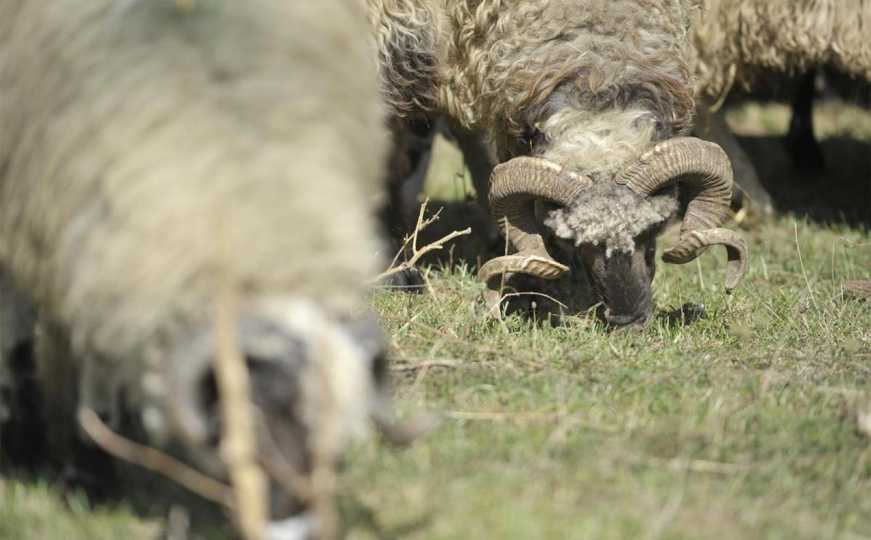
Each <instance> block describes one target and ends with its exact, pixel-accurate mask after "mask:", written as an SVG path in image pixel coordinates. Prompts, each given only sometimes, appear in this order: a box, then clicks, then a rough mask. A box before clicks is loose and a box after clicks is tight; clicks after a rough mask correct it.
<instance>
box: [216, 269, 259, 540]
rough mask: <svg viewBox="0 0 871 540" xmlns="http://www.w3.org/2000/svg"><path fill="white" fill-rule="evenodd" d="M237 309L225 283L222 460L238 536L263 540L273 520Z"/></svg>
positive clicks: (219, 311)
mask: <svg viewBox="0 0 871 540" xmlns="http://www.w3.org/2000/svg"><path fill="white" fill-rule="evenodd" d="M236 308H237V299H236V296H235V295H234V294H233V288H232V282H231V281H227V282H225V283H224V284H223V286H222V287H221V290H220V291H219V298H218V302H217V305H216V313H215V330H216V332H215V338H216V351H217V354H215V359H214V360H215V379H216V380H217V384H218V395H219V396H220V405H221V416H222V417H223V419H224V422H223V424H224V432H223V434H222V437H221V458H222V459H223V461H224V463H226V465H227V469H228V471H229V474H230V480H231V482H232V485H233V494H234V496H235V507H236V518H237V520H238V525H239V530H240V532H241V533H242V535H243V536H244V538H245V539H246V540H260V539H262V538H263V533H264V531H265V526H266V522H267V521H268V519H269V510H268V509H269V505H268V500H267V497H268V490H267V479H266V476H265V475H264V474H263V471H262V469H261V468H260V466H259V465H258V464H257V430H256V427H255V423H254V414H253V413H254V411H253V410H252V409H253V405H252V403H251V388H250V377H249V373H248V368H247V366H246V365H245V360H244V358H242V355H241V354H239V347H238V343H237V339H236V337H237V336H236V314H237V313H238V310H237V309H236Z"/></svg>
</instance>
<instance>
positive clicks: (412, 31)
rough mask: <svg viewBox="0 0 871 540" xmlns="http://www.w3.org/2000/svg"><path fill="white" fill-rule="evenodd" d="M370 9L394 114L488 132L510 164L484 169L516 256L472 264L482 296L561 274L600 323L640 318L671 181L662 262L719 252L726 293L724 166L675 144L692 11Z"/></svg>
mask: <svg viewBox="0 0 871 540" xmlns="http://www.w3.org/2000/svg"><path fill="white" fill-rule="evenodd" d="M368 4H369V12H370V19H371V21H372V23H373V27H374V30H375V36H376V41H377V44H378V51H379V64H380V69H381V77H382V86H383V94H384V95H385V97H386V100H387V101H388V103H389V104H390V106H391V108H392V110H393V111H394V112H395V113H396V114H398V115H404V116H406V117H412V118H413V117H415V116H419V115H425V114H427V113H438V112H441V113H446V114H448V115H449V116H450V117H451V118H453V119H454V120H455V121H456V122H458V123H459V124H461V125H462V126H463V127H464V128H466V129H472V130H475V129H479V130H484V131H486V133H487V136H488V137H489V138H490V139H491V140H492V142H493V143H494V145H495V148H496V153H497V155H498V158H499V160H500V161H507V163H505V164H503V165H501V166H499V167H497V168H496V169H495V170H494V174H493V176H492V179H491V183H490V186H489V192H490V196H489V200H490V203H491V212H492V215H493V217H494V218H495V219H496V220H497V221H501V220H502V219H503V218H507V224H506V228H507V230H506V233H507V236H508V238H509V239H510V241H511V243H512V245H513V246H514V248H515V249H516V250H517V251H518V253H517V254H515V255H509V256H506V257H500V258H497V259H494V260H492V261H490V262H488V263H487V264H485V265H484V266H483V267H482V268H481V271H480V276H481V277H482V279H483V280H485V281H487V282H488V283H489V285H490V286H491V287H492V288H493V289H494V291H495V289H498V288H499V283H501V281H500V279H499V278H500V276H502V275H503V274H506V273H507V274H509V275H510V274H515V273H521V274H528V275H531V276H533V277H534V278H539V279H540V278H544V279H555V278H559V277H561V276H565V275H566V272H567V271H568V270H569V268H572V269H573V270H576V271H578V272H585V273H587V274H588V275H589V281H590V284H591V286H592V293H593V294H592V300H593V303H596V302H601V303H602V306H603V308H602V313H603V315H604V316H605V318H606V319H607V320H608V321H610V322H611V323H614V324H628V323H631V322H637V321H643V320H646V319H647V318H648V316H649V314H650V312H651V309H652V304H651V291H650V284H651V281H652V278H653V272H654V263H653V259H652V255H653V252H654V247H655V239H656V236H657V232H658V231H659V229H660V227H661V226H662V224H663V222H664V220H665V218H666V217H667V216H668V215H670V214H671V211H672V210H674V207H675V205H674V201H675V197H676V195H677V190H675V189H673V186H675V185H676V184H678V183H679V184H680V185H681V186H682V190H683V192H684V193H685V194H689V195H690V197H691V198H692V199H693V200H692V202H690V204H689V210H688V212H687V217H686V218H685V219H684V227H683V234H682V238H681V240H680V243H679V245H678V247H677V248H675V249H673V250H669V251H667V252H666V254H665V260H666V261H669V262H677V263H685V262H688V261H690V260H692V259H693V258H695V257H696V256H697V255H698V254H699V253H700V252H701V251H702V250H703V249H704V248H705V247H707V246H708V245H711V244H715V243H723V244H725V245H727V246H728V247H729V252H730V259H731V261H732V263H731V265H730V271H729V272H730V273H729V277H728V286H729V287H730V288H731V287H734V286H735V285H736V284H737V282H738V279H739V277H740V275H741V273H742V272H743V270H742V266H743V259H744V247H743V243H742V241H741V240H740V239H739V238H737V237H736V236H735V235H734V234H732V233H728V232H726V231H724V230H721V229H717V228H716V227H717V226H718V225H719V224H720V223H722V221H723V220H724V219H725V218H726V217H727V215H728V200H729V197H730V196H731V181H732V179H731V169H730V167H729V163H728V160H727V159H726V158H725V156H724V154H723V153H722V151H721V150H720V149H719V148H718V147H716V146H714V145H709V144H705V143H702V142H701V141H698V140H695V139H689V138H682V137H680V136H682V135H683V134H685V133H686V131H687V130H688V129H689V127H690V124H691V120H692V114H693V107H694V101H693V87H694V83H693V80H692V78H691V72H690V63H689V60H690V49H689V29H690V27H689V25H690V21H691V16H690V15H691V11H692V10H693V9H694V7H695V3H694V2H689V1H687V2H662V1H658V0H622V1H600V0H591V1H587V2H569V1H543V0H542V1H523V2H521V1H516V2H500V1H487V0H484V1H471V0H470V1H461V2H452V3H444V2H439V1H429V2H427V1H424V0H370V1H369V3H368ZM675 137H678V138H676V139H673V138H675ZM593 186H595V188H593ZM651 195H662V196H663V197H665V198H667V199H670V200H671V201H672V203H668V202H665V201H659V200H658V199H657V198H656V197H651ZM603 201H619V202H620V204H619V205H609V204H607V203H605V202H603ZM614 207H619V208H621V209H631V210H637V211H629V212H628V213H618V212H614V211H613V210H609V209H612V208H614ZM576 216H580V217H579V218H578V219H575V217H576ZM591 216H592V217H591ZM557 237H559V238H561V239H563V240H565V241H566V242H565V244H564V245H565V246H566V247H567V249H562V248H561V247H560V245H561V243H560V242H557V241H556V238H557ZM578 248H579V249H578ZM497 282H499V283H497ZM490 298H491V301H493V300H495V299H496V298H498V293H495V292H494V293H491V294H490Z"/></svg>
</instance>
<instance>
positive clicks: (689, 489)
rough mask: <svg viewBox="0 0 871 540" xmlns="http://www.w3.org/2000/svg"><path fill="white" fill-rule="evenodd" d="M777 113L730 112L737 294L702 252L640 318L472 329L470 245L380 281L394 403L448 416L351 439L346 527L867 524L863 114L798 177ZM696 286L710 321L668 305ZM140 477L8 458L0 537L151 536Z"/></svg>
mask: <svg viewBox="0 0 871 540" xmlns="http://www.w3.org/2000/svg"><path fill="white" fill-rule="evenodd" d="M788 119H789V114H788V109H787V108H786V107H785V106H783V105H778V104H767V105H759V104H748V105H741V106H738V107H737V108H735V109H733V110H732V111H731V112H730V115H729V121H730V123H731V124H732V126H733V128H734V129H736V131H737V132H738V133H740V134H741V135H742V136H744V139H742V142H743V143H744V145H745V147H746V148H747V149H748V151H749V152H750V154H751V156H753V157H754V158H755V159H756V160H757V164H758V166H759V169H760V173H761V176H763V179H764V180H765V183H766V185H767V187H768V188H769V189H770V190H771V191H772V193H773V194H774V196H775V200H776V202H777V204H778V205H779V207H780V209H781V210H782V213H781V214H780V216H779V217H777V218H762V217H759V216H751V217H749V218H748V219H745V220H744V221H743V222H742V223H741V225H740V226H741V227H742V228H744V229H745V231H744V232H745V234H746V235H747V238H748V240H749V242H750V248H751V258H750V270H749V273H748V275H747V277H746V278H745V281H744V282H743V284H742V286H741V287H740V289H738V290H737V291H736V293H735V294H734V295H732V296H731V297H726V296H724V295H723V294H722V292H721V283H722V278H723V263H724V255H723V253H721V252H720V251H717V250H712V252H710V253H708V254H706V255H705V256H703V257H702V258H701V259H700V260H699V262H698V263H691V264H689V265H686V266H683V267H675V266H668V265H662V264H660V265H659V268H658V273H657V277H656V281H655V290H656V302H657V306H658V310H657V316H656V318H655V320H654V322H653V323H652V324H650V325H649V326H648V327H647V328H645V329H644V330H641V331H627V332H619V333H613V334H608V333H606V332H605V331H604V330H603V329H602V328H601V327H600V326H599V325H598V324H596V323H593V322H591V321H588V320H585V319H581V318H578V319H575V320H571V321H569V323H568V324H566V325H564V326H560V327H550V326H546V325H535V324H531V323H529V322H526V321H523V320H520V319H518V318H508V319H507V320H505V321H504V322H502V323H490V324H485V323H483V322H482V321H481V319H480V315H481V313H480V304H479V296H480V293H481V287H480V285H479V284H477V283H476V281H475V280H474V277H473V275H472V274H471V271H470V267H469V263H470V262H471V261H473V260H474V254H475V253H476V251H477V250H478V249H480V248H479V247H477V245H476V244H475V240H468V239H461V240H459V241H458V242H457V245H456V246H455V247H454V249H453V250H452V251H451V252H449V253H447V254H446V256H445V258H444V259H443V261H442V262H441V263H439V264H436V265H434V266H432V267H430V268H429V270H428V271H427V278H428V288H427V292H426V293H425V294H402V293H397V292H395V291H386V290H379V291H377V292H376V293H375V295H374V298H373V303H374V306H375V308H376V310H377V311H378V312H379V313H380V314H381V316H382V318H383V321H384V325H385V327H386V329H387V331H388V333H389V335H390V336H391V341H392V348H393V351H394V364H393V367H394V375H395V379H396V392H397V395H398V401H399V404H400V407H401V409H402V410H403V411H406V412H407V413H409V414H414V413H417V412H420V411H433V412H435V413H438V414H440V415H441V416H442V417H443V421H442V423H441V425H440V427H439V428H438V429H437V430H435V431H434V432H433V433H432V434H431V435H430V436H429V437H427V438H426V439H424V440H422V441H420V442H419V443H418V444H416V445H414V446H413V447H411V448H410V449H407V450H400V451H394V450H391V449H389V448H385V447H384V446H382V445H380V444H378V443H377V441H372V442H370V443H366V444H363V445H361V446H359V447H358V448H356V449H354V450H353V452H352V453H351V455H350V457H349V459H348V460H347V467H345V468H344V469H343V472H342V474H341V477H340V485H341V489H342V491H343V493H345V495H343V496H342V497H340V500H339V505H340V509H341V513H342V516H343V518H344V522H345V525H346V527H347V531H346V533H347V537H348V538H352V539H358V538H359V539H370V538H372V539H375V538H409V539H418V538H440V539H441V538H444V539H448V538H451V539H469V538H481V539H484V538H499V539H503V538H507V539H514V538H516V539H531V538H578V539H581V538H584V539H586V538H590V539H612V538H613V539H617V538H643V539H657V538H658V539H675V540H676V539H695V538H699V539H701V538H705V539H738V538H742V539H743V538H760V539H762V538H764V539H779V538H783V539H803V538H807V539H818V538H840V539H844V540H853V539H856V540H858V539H862V538H871V303H869V302H860V301H856V300H850V299H847V298H845V297H844V295H843V290H842V284H843V283H844V281H845V280H848V279H859V278H865V279H869V278H871V235H869V233H868V225H869V223H871V115H869V114H868V113H867V112H865V111H863V110H861V109H858V108H856V107H852V106H848V105H844V104H842V103H837V102H827V103H825V104H823V105H821V106H820V107H818V108H817V110H816V124H817V132H818V136H820V137H821V138H822V140H823V141H822V142H823V146H824V151H825V153H826V157H827V159H828V161H829V169H828V170H827V172H826V173H825V174H824V175H822V176H807V175H803V174H801V173H799V172H796V171H792V170H791V167H790V165H789V163H788V161H787V159H786V155H785V153H784V152H783V150H782V142H781V141H780V139H779V136H780V135H781V134H783V133H784V132H785V131H786V126H787V124H788ZM436 154H437V155H436V158H435V159H434V162H433V164H432V167H431V169H430V174H429V179H428V182H427V191H428V192H429V193H430V195H431V196H432V197H433V198H434V199H441V200H449V201H453V202H450V203H449V204H448V206H447V207H446V209H445V211H444V215H443V218H442V220H441V221H440V222H439V223H438V224H437V225H436V226H434V231H433V232H434V233H436V232H441V231H440V230H436V229H441V230H450V229H453V228H460V227H464V226H466V224H471V225H472V226H473V227H476V226H478V225H479V224H480V223H482V222H483V219H484V218H483V216H481V215H480V214H479V213H478V212H477V211H476V210H475V209H474V207H473V206H472V205H469V204H465V203H463V200H465V199H467V198H468V191H469V188H468V179H467V178H466V177H465V175H464V173H463V172H462V160H461V158H460V157H459V156H458V154H457V153H456V150H455V149H453V148H452V147H451V146H450V144H449V143H447V142H446V141H444V140H440V141H439V142H438V144H437V151H436ZM438 206H439V203H438V202H437V201H436V202H433V203H432V207H433V208H437V207H438ZM732 226H737V225H735V224H733V225H732ZM675 232H676V231H674V230H672V231H670V232H669V233H668V234H667V236H666V238H665V239H664V242H662V243H661V246H662V245H663V244H668V243H669V242H670V241H671V240H673V239H674V236H675ZM687 302H692V303H701V304H704V306H705V309H706V316H705V317H704V318H702V319H701V320H698V321H696V322H694V323H693V324H689V325H684V324H682V322H681V321H680V320H679V319H676V318H675V317H673V316H670V315H669V311H670V310H672V309H674V308H677V307H678V306H681V305H682V304H684V303H687ZM141 487H142V486H131V490H130V491H131V494H130V496H129V497H128V498H126V499H125V502H123V503H121V504H120V505H119V504H109V505H106V504H98V505H94V504H92V503H90V502H89V501H88V499H87V497H85V496H84V495H83V494H81V493H76V492H69V491H63V490H61V489H60V488H58V487H57V486H56V485H49V484H46V483H45V482H44V481H43V480H41V479H39V478H38V477H37V478H34V477H32V476H23V475H20V474H16V473H15V472H14V471H12V472H11V473H7V476H6V477H5V478H4V479H3V480H0V538H4V539H5V538H9V539H13V538H14V539H18V538H22V539H24V538H44V539H52V538H58V539H64V540H74V539H118V538H123V539H125V540H134V539H139V538H154V537H164V536H163V535H164V532H162V531H164V529H165V528H166V523H167V521H168V520H167V510H166V509H165V507H162V506H159V505H158V506H153V505H152V506H149V505H148V504H146V503H144V502H142V500H143V498H144V497H143V496H144V495H145V492H144V491H143V490H142V489H140V488H141ZM207 516H210V514H209V513H207V512H206V513H202V514H200V513H197V512H194V513H192V514H191V515H189V516H185V515H183V514H180V512H179V510H178V509H176V511H175V512H174V513H173V518H172V519H170V520H169V521H170V522H172V523H175V525H174V526H173V527H171V528H172V529H173V531H174V532H173V535H174V536H172V535H171V536H172V537H173V538H178V539H179V540H181V538H184V537H185V531H186V529H187V528H186V527H185V525H184V523H185V520H186V519H190V520H192V521H193V522H194V523H195V527H194V529H193V530H192V531H191V532H190V537H191V538H196V537H208V538H222V537H225V535H224V534H222V533H221V532H219V531H217V532H216V531H213V530H210V529H209V527H208V526H202V524H203V523H205V522H208V521H209V520H210V518H209V517H207ZM179 523H180V524H179Z"/></svg>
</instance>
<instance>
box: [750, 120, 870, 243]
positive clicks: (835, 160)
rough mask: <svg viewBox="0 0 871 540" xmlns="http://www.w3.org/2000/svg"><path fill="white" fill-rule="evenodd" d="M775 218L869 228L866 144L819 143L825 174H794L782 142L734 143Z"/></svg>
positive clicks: (837, 139)
mask: <svg viewBox="0 0 871 540" xmlns="http://www.w3.org/2000/svg"><path fill="white" fill-rule="evenodd" d="M738 141H739V142H740V143H741V146H742V147H743V148H744V150H745V151H746V152H747V154H748V155H749V156H750V159H751V161H752V162H753V164H754V165H755V166H756V170H757V172H758V173H759V178H760V180H761V182H762V184H763V186H764V187H765V188H766V189H767V190H768V192H769V193H770V194H771V197H772V199H773V201H774V204H775V207H776V209H777V211H778V212H783V213H786V212H791V213H794V214H797V215H799V216H802V217H805V218H807V219H808V220H810V221H813V222H816V223H820V224H825V225H829V224H846V225H848V226H851V227H862V228H871V142H866V141H861V140H856V139H853V138H849V137H843V136H839V137H832V138H828V139H824V140H822V141H820V146H821V149H822V152H823V156H824V159H825V168H824V169H823V170H822V171H820V172H809V171H802V170H798V169H797V168H796V167H794V166H793V165H792V162H791V160H790V159H789V155H788V153H787V152H786V148H785V138H783V137H772V136H765V137H739V139H738Z"/></svg>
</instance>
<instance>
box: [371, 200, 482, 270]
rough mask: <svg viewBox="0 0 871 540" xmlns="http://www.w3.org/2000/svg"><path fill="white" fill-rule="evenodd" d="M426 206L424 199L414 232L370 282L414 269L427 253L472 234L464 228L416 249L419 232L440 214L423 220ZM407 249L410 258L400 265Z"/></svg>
mask: <svg viewBox="0 0 871 540" xmlns="http://www.w3.org/2000/svg"><path fill="white" fill-rule="evenodd" d="M427 204H429V199H426V200H425V201H423V204H421V205H420V213H419V214H418V216H417V225H415V227H414V232H412V233H411V235H410V236H407V237H406V238H405V241H404V242H403V244H402V247H401V248H400V249H399V251H398V252H397V253H396V256H395V257H394V258H393V262H392V263H391V264H390V268H388V269H387V270H385V271H384V272H381V273H380V274H378V275H377V276H375V279H373V280H372V282H373V283H377V282H379V281H382V280H384V279H387V278H389V277H390V276H393V275H396V274H398V273H400V272H404V271H406V270H409V269H411V268H414V267H415V265H417V263H418V262H419V261H420V259H421V258H422V257H423V256H424V255H426V254H427V253H430V252H432V251H437V250H440V249H442V248H444V246H445V244H447V243H448V242H450V241H451V240H453V239H455V238H458V237H460V236H466V235H468V234H472V228H471V227H466V228H465V229H463V230H461V231H454V232H452V233H450V234H448V235H446V236H443V237H442V238H440V239H439V240H436V241H435V242H431V243H429V244H427V245H425V246H422V247H420V248H418V247H417V240H418V236H419V234H420V232H421V231H422V230H424V229H426V228H427V227H428V226H430V225H432V224H433V223H435V222H436V221H438V219H439V215H440V214H441V210H439V211H438V212H436V213H435V214H433V215H432V216H431V217H429V218H424V215H425V214H426V207H427ZM409 247H410V248H411V256H410V257H409V258H408V259H407V260H405V261H404V262H401V263H400V262H399V258H400V256H402V254H403V253H404V252H405V251H406V250H407V249H408V248H409Z"/></svg>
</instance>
